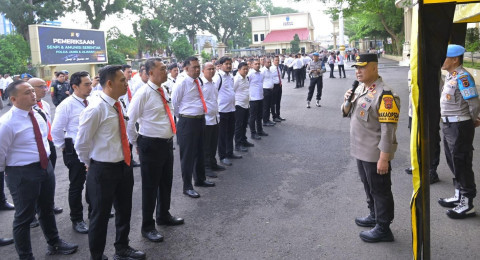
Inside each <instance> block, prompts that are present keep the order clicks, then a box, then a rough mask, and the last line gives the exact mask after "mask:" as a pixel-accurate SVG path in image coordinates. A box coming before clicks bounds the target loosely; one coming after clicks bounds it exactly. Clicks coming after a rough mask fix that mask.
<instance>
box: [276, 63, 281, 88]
mask: <svg viewBox="0 0 480 260" xmlns="http://www.w3.org/2000/svg"><path fill="white" fill-rule="evenodd" d="M277 75H278V80H280V86H281V85H282V77H280V70H279V69H278V66H277Z"/></svg>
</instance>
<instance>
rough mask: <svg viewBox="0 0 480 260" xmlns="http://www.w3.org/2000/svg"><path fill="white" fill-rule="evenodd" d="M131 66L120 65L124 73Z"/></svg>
mask: <svg viewBox="0 0 480 260" xmlns="http://www.w3.org/2000/svg"><path fill="white" fill-rule="evenodd" d="M131 68H132V66H130V65H128V64H123V65H122V70H123V71H125V69H131Z"/></svg>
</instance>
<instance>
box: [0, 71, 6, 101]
mask: <svg viewBox="0 0 480 260" xmlns="http://www.w3.org/2000/svg"><path fill="white" fill-rule="evenodd" d="M4 83H5V79H3V75H2V74H0V96H2V101H3V100H5V89H6V88H7V86H5V84H4ZM2 108H3V107H2Z"/></svg>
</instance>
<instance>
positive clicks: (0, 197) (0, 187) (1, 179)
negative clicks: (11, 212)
mask: <svg viewBox="0 0 480 260" xmlns="http://www.w3.org/2000/svg"><path fill="white" fill-rule="evenodd" d="M5 201H7V197H5V172H0V203H4V202H5Z"/></svg>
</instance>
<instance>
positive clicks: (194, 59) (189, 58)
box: [183, 56, 198, 68]
mask: <svg viewBox="0 0 480 260" xmlns="http://www.w3.org/2000/svg"><path fill="white" fill-rule="evenodd" d="M192 61H198V58H197V57H195V56H190V57H188V58H186V59H185V61H184V62H183V67H184V68H185V67H187V66H189V65H190V63H191V62H192Z"/></svg>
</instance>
